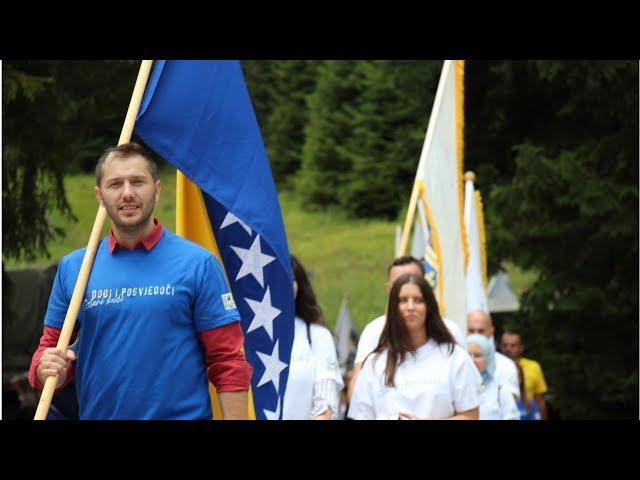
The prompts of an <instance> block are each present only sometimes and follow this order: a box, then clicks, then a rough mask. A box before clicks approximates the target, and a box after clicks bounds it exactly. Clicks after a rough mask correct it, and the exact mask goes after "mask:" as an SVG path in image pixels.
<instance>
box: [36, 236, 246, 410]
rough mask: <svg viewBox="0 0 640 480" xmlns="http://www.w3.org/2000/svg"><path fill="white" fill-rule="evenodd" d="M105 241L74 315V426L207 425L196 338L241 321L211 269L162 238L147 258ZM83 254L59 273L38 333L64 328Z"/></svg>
mask: <svg viewBox="0 0 640 480" xmlns="http://www.w3.org/2000/svg"><path fill="white" fill-rule="evenodd" d="M108 247H109V241H108V238H104V239H103V240H102V241H101V242H100V245H99V246H98V250H97V252H96V258H95V260H94V264H93V268H92V271H91V275H90V278H89V282H88V284H87V289H86V291H85V295H84V300H83V302H82V305H81V307H80V311H79V313H78V319H77V321H76V329H80V332H79V333H80V338H79V342H78V347H77V356H78V359H77V366H76V387H77V391H78V403H79V407H80V418H81V419H192V420H193V419H211V404H210V400H209V387H208V379H207V372H206V364H205V352H204V349H203V348H202V346H201V344H200V341H199V339H198V336H197V334H198V333H199V332H203V331H206V330H210V329H212V328H216V327H219V326H222V325H226V324H229V323H232V322H236V321H239V320H240V315H239V313H238V311H237V309H236V307H235V303H234V301H233V297H232V295H231V293H230V291H229V287H228V285H227V282H226V280H225V277H224V274H223V272H222V268H221V267H220V264H219V263H218V261H217V259H216V258H215V257H214V256H213V255H211V254H210V253H209V252H207V251H206V250H205V249H203V248H202V247H200V246H198V245H196V244H195V243H192V242H190V241H188V240H185V239H183V238H180V237H178V236H177V235H175V234H174V233H171V232H169V231H167V230H164V232H163V234H162V237H161V239H160V240H159V241H158V243H157V244H156V245H155V246H154V247H153V248H152V249H151V251H149V252H147V251H146V250H145V249H143V248H137V249H135V250H125V249H116V250H115V251H114V253H111V252H109V248H108ZM85 250H86V248H83V249H80V250H76V251H75V252H72V253H71V254H69V255H67V256H65V257H64V258H63V259H62V260H61V262H60V265H59V267H58V271H57V273H56V278H55V281H54V284H53V290H52V292H51V297H50V298H49V306H48V309H47V314H46V316H45V320H44V323H45V325H47V326H50V327H55V328H62V324H63V322H64V317H65V315H66V312H67V308H68V305H69V302H70V300H71V295H72V293H73V288H74V286H75V283H76V279H77V277H78V273H79V271H80V266H81V264H82V259H83V257H84V253H85Z"/></svg>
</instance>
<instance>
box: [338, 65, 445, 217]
mask: <svg viewBox="0 0 640 480" xmlns="http://www.w3.org/2000/svg"><path fill="white" fill-rule="evenodd" d="M441 66H442V62H425V61H366V62H359V63H358V64H357V66H356V68H355V70H354V79H355V80H356V82H358V85H359V87H358V88H359V90H361V91H362V92H363V93H362V95H361V96H360V102H359V104H358V105H357V106H351V107H350V108H349V111H350V114H351V116H352V122H353V125H354V127H353V135H352V136H351V137H350V138H348V139H347V141H346V142H345V144H344V146H343V151H344V152H345V155H346V156H347V157H348V158H349V160H350V162H351V164H352V165H353V167H352V170H351V171H350V172H349V174H348V183H347V184H346V185H345V186H344V188H343V190H342V192H341V195H340V198H341V203H342V205H343V207H344V208H345V209H346V210H347V211H348V212H349V213H351V214H352V215H354V216H357V217H382V218H387V219H394V218H397V215H398V212H399V211H400V210H401V209H403V208H405V207H406V203H407V202H408V198H409V194H410V192H411V188H412V186H413V182H414V179H415V175H416V169H417V167H418V162H419V159H420V152H421V149H422V145H423V142H424V134H425V131H426V127H427V123H428V116H429V113H428V112H429V111H430V108H431V105H432V104H433V97H434V94H435V90H436V86H437V80H438V76H439V75H438V74H439V72H440V68H441ZM434 80H435V82H434Z"/></svg>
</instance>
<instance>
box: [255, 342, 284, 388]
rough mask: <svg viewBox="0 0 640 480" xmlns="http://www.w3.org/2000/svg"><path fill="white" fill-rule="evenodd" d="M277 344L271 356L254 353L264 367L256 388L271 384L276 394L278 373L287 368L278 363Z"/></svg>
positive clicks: (282, 363)
mask: <svg viewBox="0 0 640 480" xmlns="http://www.w3.org/2000/svg"><path fill="white" fill-rule="evenodd" d="M278 343H280V340H278V341H277V342H276V344H275V345H274V347H273V352H271V355H267V354H266V353H262V352H258V351H256V354H257V355H258V358H260V361H261V362H262V364H263V365H264V373H263V374H262V378H261V379H260V382H259V383H258V387H260V386H262V385H264V384H265V383H269V382H273V386H274V387H275V388H276V392H277V391H278V388H279V387H280V372H281V371H282V370H284V369H285V368H287V364H286V363H284V362H281V361H280V354H279V352H278Z"/></svg>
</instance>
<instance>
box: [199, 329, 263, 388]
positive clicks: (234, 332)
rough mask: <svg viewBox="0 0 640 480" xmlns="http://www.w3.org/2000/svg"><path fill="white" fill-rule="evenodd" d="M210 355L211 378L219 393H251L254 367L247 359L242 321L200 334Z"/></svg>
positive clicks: (207, 353) (208, 363)
mask: <svg viewBox="0 0 640 480" xmlns="http://www.w3.org/2000/svg"><path fill="white" fill-rule="evenodd" d="M198 337H199V338H200V341H201V342H202V345H203V346H204V349H205V352H206V363H207V376H208V377H209V381H210V382H211V383H212V384H213V385H214V386H215V387H216V390H217V391H218V392H246V391H248V390H249V386H250V384H251V383H250V382H251V375H252V373H253V368H252V367H251V365H249V363H248V362H247V361H246V360H245V357H244V352H243V351H242V345H243V344H244V335H243V333H242V328H241V327H240V322H233V323H228V324H227V325H222V326H221V327H216V328H212V329H211V330H206V331H204V332H201V333H199V334H198Z"/></svg>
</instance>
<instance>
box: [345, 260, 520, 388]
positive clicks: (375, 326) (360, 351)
mask: <svg viewBox="0 0 640 480" xmlns="http://www.w3.org/2000/svg"><path fill="white" fill-rule="evenodd" d="M406 273H410V274H413V275H421V276H423V277H424V273H425V272H424V267H423V266H422V263H421V262H420V260H418V259H417V258H415V257H412V256H411V255H404V256H402V257H398V258H396V259H395V260H394V261H393V262H392V263H391V265H389V270H388V278H387V283H386V291H387V295H388V294H389V291H390V290H391V286H392V285H393V282H395V281H396V279H397V278H398V277H400V276H401V275H404V274H406ZM386 320H387V317H386V315H381V316H379V317H378V318H376V319H374V320H372V321H371V322H369V323H368V324H367V325H366V326H365V327H364V329H363V330H362V333H361V334H360V339H359V340H358V348H357V350H356V358H355V360H354V364H353V375H352V376H351V381H350V382H349V386H348V396H349V400H351V393H352V392H353V387H354V386H355V384H356V379H357V378H358V373H360V369H361V368H362V363H363V362H364V359H365V358H366V357H367V355H369V354H370V353H371V352H373V350H375V348H376V347H377V346H378V342H379V341H380V335H381V334H382V329H383V328H384V324H385V322H386ZM442 320H443V321H444V324H445V325H446V326H447V328H448V329H449V332H451V335H453V338H454V339H455V341H456V343H457V344H458V345H460V346H461V347H462V348H463V349H464V350H466V349H467V342H466V341H465V337H464V336H463V335H462V332H461V331H460V328H459V327H458V325H456V324H455V322H452V321H451V320H448V319H446V318H444V317H443V318H442ZM516 379H517V377H516Z"/></svg>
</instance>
